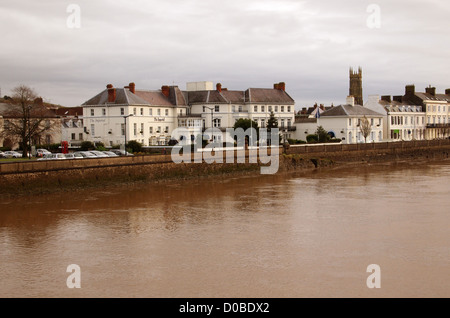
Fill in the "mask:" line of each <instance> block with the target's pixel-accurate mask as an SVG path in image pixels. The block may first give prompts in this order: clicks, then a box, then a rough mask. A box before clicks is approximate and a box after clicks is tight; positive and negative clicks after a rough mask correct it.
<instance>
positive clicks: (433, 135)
mask: <svg viewBox="0 0 450 318" xmlns="http://www.w3.org/2000/svg"><path fill="white" fill-rule="evenodd" d="M403 100H404V101H405V102H407V103H411V104H413V105H418V106H422V108H423V111H424V112H425V116H426V117H425V120H426V136H425V138H426V139H429V140H431V139H442V138H447V137H449V136H450V120H449V118H450V115H449V111H450V109H449V107H450V89H446V90H445V94H437V93H436V88H435V87H431V86H429V87H427V88H425V92H416V90H415V86H414V85H407V86H406V87H405V95H404V96H403Z"/></svg>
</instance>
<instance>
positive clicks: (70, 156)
mask: <svg viewBox="0 0 450 318" xmlns="http://www.w3.org/2000/svg"><path fill="white" fill-rule="evenodd" d="M65 156H66V159H83V158H84V157H83V156H82V155H81V154H80V153H66V154H65Z"/></svg>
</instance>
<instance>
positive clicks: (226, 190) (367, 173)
mask: <svg viewBox="0 0 450 318" xmlns="http://www.w3.org/2000/svg"><path fill="white" fill-rule="evenodd" d="M449 178H450V162H449V161H446V162H434V163H425V162H424V163H420V164H418V163H416V164H413V165H410V164H406V163H397V164H390V165H373V166H353V167H346V168H344V167H340V168H336V169H331V168H329V169H323V170H317V171H313V172H306V173H304V172H294V173H288V174H280V175H276V176H253V177H250V176H245V177H233V178H212V179H207V180H206V179H205V180H191V181H180V182H170V183H158V184H139V185H129V186H121V187H111V188H102V189H97V190H92V189H91V190H89V191H84V190H80V191H76V192H70V193H61V194H51V195H45V196H28V197H22V198H14V199H4V200H2V201H1V203H0V261H1V262H0V297H167V298H173V297H187V298H192V297H194V298H197V297H236V298H237V297H256V298H260V297H272V298H284V297H293V298H300V297H450V284H449V283H448V277H450V230H449V229H450V208H449V203H450V199H449V195H450V183H449ZM71 264H76V265H78V266H79V272H78V273H79V274H80V275H79V276H78V277H77V281H78V282H79V283H80V287H81V288H73V289H72V288H68V284H67V280H68V277H69V275H71V272H67V267H68V266H69V265H71ZM371 264H376V265H379V268H380V271H379V272H378V274H379V276H378V277H377V278H376V279H377V281H378V282H380V287H381V288H369V287H368V284H367V280H368V277H369V275H371V273H369V272H367V267H368V266H369V265H371Z"/></svg>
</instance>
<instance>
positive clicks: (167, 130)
mask: <svg viewBox="0 0 450 318" xmlns="http://www.w3.org/2000/svg"><path fill="white" fill-rule="evenodd" d="M164 132H165V133H166V134H168V133H169V126H166V130H164Z"/></svg>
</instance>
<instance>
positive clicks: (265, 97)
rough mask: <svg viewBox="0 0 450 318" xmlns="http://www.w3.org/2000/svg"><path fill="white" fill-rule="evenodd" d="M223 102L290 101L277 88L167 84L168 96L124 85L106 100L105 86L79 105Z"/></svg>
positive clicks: (279, 102) (266, 102) (290, 99)
mask: <svg viewBox="0 0 450 318" xmlns="http://www.w3.org/2000/svg"><path fill="white" fill-rule="evenodd" d="M226 103H234V104H241V103H263V104H264V103H265V104H282V105H286V104H288V105H294V104H295V101H294V99H292V98H291V97H290V96H289V94H287V93H286V92H285V91H283V90H279V89H267V88H249V89H247V90H246V91H232V90H225V89H224V90H222V91H218V90H210V91H182V90H180V89H179V88H178V86H169V97H166V96H165V95H164V94H163V93H162V90H136V91H135V93H134V94H133V93H132V92H131V91H130V90H129V89H128V88H116V100H115V101H114V102H113V103H109V102H108V90H107V89H105V90H103V91H102V92H101V93H99V94H98V95H96V96H94V97H93V98H91V99H90V100H88V101H86V102H85V103H84V104H83V105H82V106H100V105H102V106H104V105H108V104H109V105H154V106H188V105H191V104H226Z"/></svg>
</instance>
